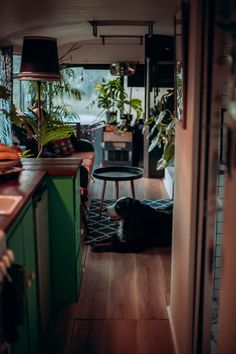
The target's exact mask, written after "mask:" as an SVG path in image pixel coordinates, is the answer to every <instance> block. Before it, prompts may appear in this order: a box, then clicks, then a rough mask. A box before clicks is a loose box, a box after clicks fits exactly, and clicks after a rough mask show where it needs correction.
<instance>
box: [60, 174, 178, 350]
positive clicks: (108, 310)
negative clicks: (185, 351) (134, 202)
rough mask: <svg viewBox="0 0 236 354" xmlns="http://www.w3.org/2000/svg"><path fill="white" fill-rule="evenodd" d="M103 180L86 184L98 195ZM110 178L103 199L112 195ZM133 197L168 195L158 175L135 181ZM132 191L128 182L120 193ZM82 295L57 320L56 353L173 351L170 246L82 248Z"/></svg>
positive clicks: (112, 187)
mask: <svg viewBox="0 0 236 354" xmlns="http://www.w3.org/2000/svg"><path fill="white" fill-rule="evenodd" d="M101 188H102V182H101V181H97V180H96V181H95V182H92V183H91V185H90V192H89V195H90V200H91V199H94V198H100V195H101ZM114 190H115V188H114V185H113V183H112V182H111V183H108V184H107V190H106V195H105V198H106V199H113V198H114ZM135 190H136V198H138V199H160V198H167V194H166V191H165V188H164V186H163V183H162V181H161V180H159V179H146V178H142V179H140V180H136V181H135ZM126 195H127V196H129V195H131V190H130V183H129V182H123V183H121V184H120V196H126ZM85 254H86V257H85V264H84V274H83V281H82V286H81V291H80V297H79V299H78V302H77V303H76V304H72V305H70V306H68V307H67V308H65V309H64V310H63V311H62V312H61V313H60V316H59V318H58V320H57V329H56V335H55V338H56V344H55V345H54V350H53V352H54V353H57V354H59V353H63V354H173V353H174V350H173V345H172V340H171V334H170V326H169V321H168V317H167V311H166V306H167V305H168V303H169V292H170V257H171V256H170V249H168V248H160V249H157V248H155V249H150V250H146V251H145V252H142V253H137V254H134V253H130V254H127V253H125V254H122V253H113V252H110V253H94V252H91V251H90V249H88V251H87V252H86V253H85Z"/></svg>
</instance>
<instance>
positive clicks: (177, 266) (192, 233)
mask: <svg viewBox="0 0 236 354" xmlns="http://www.w3.org/2000/svg"><path fill="white" fill-rule="evenodd" d="M189 10H190V14H189V48H188V81H187V82H188V88H187V112H186V114H187V124H186V129H183V128H182V127H181V126H180V125H179V124H176V144H175V147H176V150H175V151H176V153H175V159H176V160H175V166H176V169H175V188H174V200H175V203H174V218H173V244H172V277H171V296H170V306H169V316H170V323H171V328H172V333H173V337H174V342H175V347H176V353H178V354H190V353H192V334H193V321H194V319H193V305H194V304H193V302H194V300H193V299H194V265H195V259H194V254H195V237H196V198H197V166H198V131H199V116H200V93H199V92H200V80H201V38H200V35H201V30H200V29H201V20H202V16H201V15H202V14H201V6H200V2H195V1H194V0H190V2H189Z"/></svg>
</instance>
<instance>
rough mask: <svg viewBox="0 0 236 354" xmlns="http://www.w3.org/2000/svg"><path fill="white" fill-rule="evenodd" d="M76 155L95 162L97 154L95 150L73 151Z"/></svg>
mask: <svg viewBox="0 0 236 354" xmlns="http://www.w3.org/2000/svg"><path fill="white" fill-rule="evenodd" d="M73 156H74V157H80V158H81V159H86V160H87V159H88V160H92V162H94V158H95V154H94V152H93V151H84V152H75V153H73Z"/></svg>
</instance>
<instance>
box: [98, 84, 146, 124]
mask: <svg viewBox="0 0 236 354" xmlns="http://www.w3.org/2000/svg"><path fill="white" fill-rule="evenodd" d="M96 90H97V91H98V95H97V100H98V107H99V108H102V109H103V111H102V113H101V115H102V114H104V112H106V117H107V123H109V124H116V119H117V112H120V117H121V119H122V117H123V118H124V119H128V118H129V117H130V115H131V109H134V110H135V112H136V119H139V118H140V117H141V115H142V113H143V110H142V101H141V100H140V99H138V98H131V99H130V100H129V99H128V94H127V93H126V91H125V89H124V86H123V84H122V80H121V78H120V77H117V78H116V79H114V80H110V81H108V82H107V83H103V84H97V86H96Z"/></svg>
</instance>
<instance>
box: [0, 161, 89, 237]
mask: <svg viewBox="0 0 236 354" xmlns="http://www.w3.org/2000/svg"><path fill="white" fill-rule="evenodd" d="M21 161H22V165H23V171H22V172H21V173H19V175H18V176H16V177H13V176H12V177H11V178H10V179H8V180H6V179H5V178H2V179H0V195H17V196H18V195H19V196H22V197H23V198H22V200H21V201H20V203H19V204H18V205H17V207H16V208H15V209H14V211H13V213H12V214H11V215H0V229H1V230H3V231H5V232H6V231H7V230H8V229H9V227H10V226H11V225H12V224H13V222H14V221H15V219H16V217H17V216H18V214H19V213H20V212H21V211H22V210H23V208H24V206H25V205H26V203H27V202H28V200H29V199H30V197H31V196H32V194H33V193H34V191H35V190H36V189H37V187H38V186H39V185H40V183H41V182H42V180H43V178H44V177H45V176H46V175H49V176H75V175H76V174H77V172H78V170H79V168H80V165H81V163H82V159H80V158H58V159H36V158H29V159H22V160H21Z"/></svg>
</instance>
